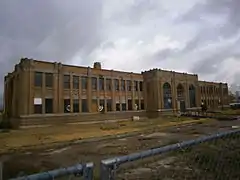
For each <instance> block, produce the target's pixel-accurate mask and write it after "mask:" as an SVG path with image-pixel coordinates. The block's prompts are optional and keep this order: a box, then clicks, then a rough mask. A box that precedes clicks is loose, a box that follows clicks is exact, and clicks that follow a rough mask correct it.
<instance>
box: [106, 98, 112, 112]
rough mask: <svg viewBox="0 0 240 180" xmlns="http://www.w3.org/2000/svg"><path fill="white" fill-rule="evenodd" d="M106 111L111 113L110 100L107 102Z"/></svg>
mask: <svg viewBox="0 0 240 180" xmlns="http://www.w3.org/2000/svg"><path fill="white" fill-rule="evenodd" d="M107 111H112V100H111V99H108V100H107Z"/></svg>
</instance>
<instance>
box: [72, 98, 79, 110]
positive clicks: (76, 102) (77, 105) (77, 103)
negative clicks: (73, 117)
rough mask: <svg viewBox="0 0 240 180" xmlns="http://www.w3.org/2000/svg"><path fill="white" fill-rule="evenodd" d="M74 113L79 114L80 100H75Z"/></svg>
mask: <svg viewBox="0 0 240 180" xmlns="http://www.w3.org/2000/svg"><path fill="white" fill-rule="evenodd" d="M73 112H74V113H78V112H79V99H73Z"/></svg>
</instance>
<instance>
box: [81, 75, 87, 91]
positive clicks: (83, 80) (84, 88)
mask: <svg viewBox="0 0 240 180" xmlns="http://www.w3.org/2000/svg"><path fill="white" fill-rule="evenodd" d="M81 79H82V84H81V85H82V89H83V90H86V89H87V85H88V83H87V77H86V76H83V77H81Z"/></svg>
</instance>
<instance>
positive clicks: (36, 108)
mask: <svg viewBox="0 0 240 180" xmlns="http://www.w3.org/2000/svg"><path fill="white" fill-rule="evenodd" d="M34 114H42V105H41V104H35V105H34Z"/></svg>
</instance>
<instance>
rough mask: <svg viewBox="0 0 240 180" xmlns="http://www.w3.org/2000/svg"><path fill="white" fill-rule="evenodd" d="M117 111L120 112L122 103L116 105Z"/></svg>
mask: <svg viewBox="0 0 240 180" xmlns="http://www.w3.org/2000/svg"><path fill="white" fill-rule="evenodd" d="M116 111H120V103H116Z"/></svg>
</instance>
